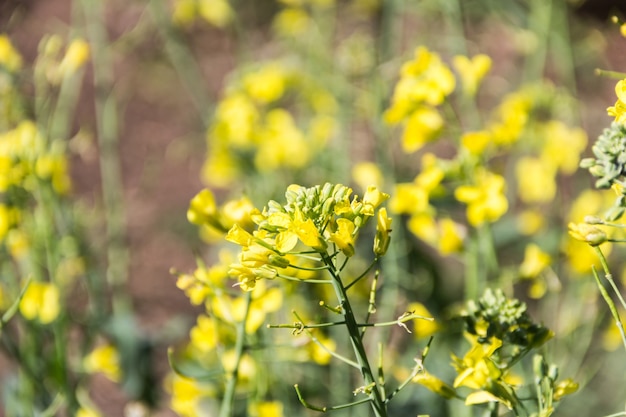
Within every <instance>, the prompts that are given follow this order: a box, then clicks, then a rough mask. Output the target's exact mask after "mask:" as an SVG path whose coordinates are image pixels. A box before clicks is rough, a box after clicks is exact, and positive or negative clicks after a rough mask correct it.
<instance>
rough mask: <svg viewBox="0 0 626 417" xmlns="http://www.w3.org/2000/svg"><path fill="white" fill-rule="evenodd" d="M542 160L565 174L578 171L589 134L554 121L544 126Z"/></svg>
mask: <svg viewBox="0 0 626 417" xmlns="http://www.w3.org/2000/svg"><path fill="white" fill-rule="evenodd" d="M542 130H543V132H542V133H543V137H544V139H543V141H544V143H543V146H542V147H541V160H542V161H543V163H544V164H546V165H553V166H554V167H555V168H558V170H559V171H560V172H562V173H563V174H573V173H574V172H575V171H576V170H577V169H578V163H579V162H580V155H581V153H582V152H583V151H584V150H585V149H586V148H587V134H586V133H585V131H584V130H583V129H581V128H569V127H568V126H567V125H565V124H564V123H563V122H560V121H557V120H552V121H550V122H548V123H546V124H545V125H544V126H543V129H542Z"/></svg>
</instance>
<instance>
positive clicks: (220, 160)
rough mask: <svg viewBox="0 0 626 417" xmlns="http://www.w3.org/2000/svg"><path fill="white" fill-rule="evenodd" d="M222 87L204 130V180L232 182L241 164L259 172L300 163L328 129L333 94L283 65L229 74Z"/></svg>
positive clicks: (326, 137) (300, 165)
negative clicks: (206, 150)
mask: <svg viewBox="0 0 626 417" xmlns="http://www.w3.org/2000/svg"><path fill="white" fill-rule="evenodd" d="M226 91H227V94H226V96H225V97H224V98H223V99H222V100H221V101H220V103H219V104H218V106H217V109H216V111H215V118H214V121H213V123H212V124H211V126H210V128H209V131H208V135H207V140H208V147H209V153H208V155H207V160H206V162H205V165H204V168H203V178H204V181H205V182H206V183H207V184H208V185H211V186H215V187H226V186H228V185H230V184H232V183H233V182H234V181H236V180H237V179H238V178H239V177H240V176H241V175H245V174H246V172H243V171H242V170H243V168H242V167H244V166H246V165H248V166H253V167H254V169H255V171H260V172H270V171H274V170H277V169H283V168H284V169H288V170H294V169H299V168H303V167H304V166H306V165H307V164H309V163H310V161H311V160H312V158H313V157H314V156H315V155H316V153H317V152H318V151H319V150H320V149H322V148H323V147H324V145H325V144H326V143H327V142H328V140H329V139H330V138H331V137H332V136H333V135H334V132H335V129H336V127H335V125H336V122H335V119H334V114H335V112H336V109H337V103H336V101H335V99H334V97H333V96H332V94H330V92H329V91H327V90H326V89H324V88H322V87H321V86H319V85H318V84H317V82H315V81H314V80H313V79H312V78H310V77H308V76H307V75H305V74H302V73H300V72H298V71H297V70H295V69H293V68H291V67H289V66H288V65H285V64H282V63H279V62H269V63H265V64H262V65H259V66H258V67H257V68H255V69H253V70H251V71H246V72H245V73H244V74H243V75H242V76H241V77H238V78H235V79H233V80H232V82H231V84H230V85H229V86H228V87H227V89H226ZM294 93H295V94H294ZM294 98H295V102H294ZM293 105H297V106H298V108H299V109H301V110H302V111H299V115H300V116H301V120H298V119H296V118H295V117H294V115H293V114H292V112H291V111H290V109H291V108H292V106H293Z"/></svg>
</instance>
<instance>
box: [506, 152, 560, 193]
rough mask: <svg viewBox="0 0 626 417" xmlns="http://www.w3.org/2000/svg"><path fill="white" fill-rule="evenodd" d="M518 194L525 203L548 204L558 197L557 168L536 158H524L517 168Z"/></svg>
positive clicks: (518, 162)
mask: <svg viewBox="0 0 626 417" xmlns="http://www.w3.org/2000/svg"><path fill="white" fill-rule="evenodd" d="M515 174H516V177H517V183H518V187H517V192H518V194H519V196H520V198H521V199H522V201H524V202H525V203H547V202H550V201H552V200H554V196H555V195H556V181H555V175H556V167H555V166H554V165H553V164H550V163H547V162H546V161H544V160H542V159H539V158H535V157H530V156H528V157H523V158H520V160H519V161H517V164H516V166H515Z"/></svg>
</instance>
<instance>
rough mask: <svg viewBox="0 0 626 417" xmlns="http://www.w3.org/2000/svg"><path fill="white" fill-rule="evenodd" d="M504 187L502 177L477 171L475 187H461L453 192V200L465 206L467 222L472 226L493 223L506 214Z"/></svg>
mask: <svg viewBox="0 0 626 417" xmlns="http://www.w3.org/2000/svg"><path fill="white" fill-rule="evenodd" d="M505 185H506V184H505V181H504V178H503V177H502V176H500V175H497V174H494V173H491V172H489V171H487V170H479V171H478V172H477V173H476V183H475V185H462V186H460V187H458V188H457V189H456V190H454V196H455V198H456V199H457V200H459V201H460V202H462V203H465V204H467V220H468V221H469V223H470V224H471V225H472V226H480V225H481V224H483V223H485V222H495V221H497V220H498V219H499V218H500V217H502V215H504V213H506V212H507V210H508V207H509V204H508V201H507V199H506V196H505V195H504V189H505Z"/></svg>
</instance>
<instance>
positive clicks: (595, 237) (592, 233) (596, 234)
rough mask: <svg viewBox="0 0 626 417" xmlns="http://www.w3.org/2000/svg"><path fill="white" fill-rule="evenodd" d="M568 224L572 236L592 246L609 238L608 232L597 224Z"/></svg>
mask: <svg viewBox="0 0 626 417" xmlns="http://www.w3.org/2000/svg"><path fill="white" fill-rule="evenodd" d="M567 226H568V228H569V234H570V236H572V237H573V238H574V239H576V240H580V241H581V242H586V243H588V244H589V245H590V246H598V245H601V244H603V243H604V242H606V241H607V240H608V236H607V234H606V232H605V231H604V230H602V229H600V228H598V227H596V226H592V225H589V224H586V223H569V224H568V225H567Z"/></svg>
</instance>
